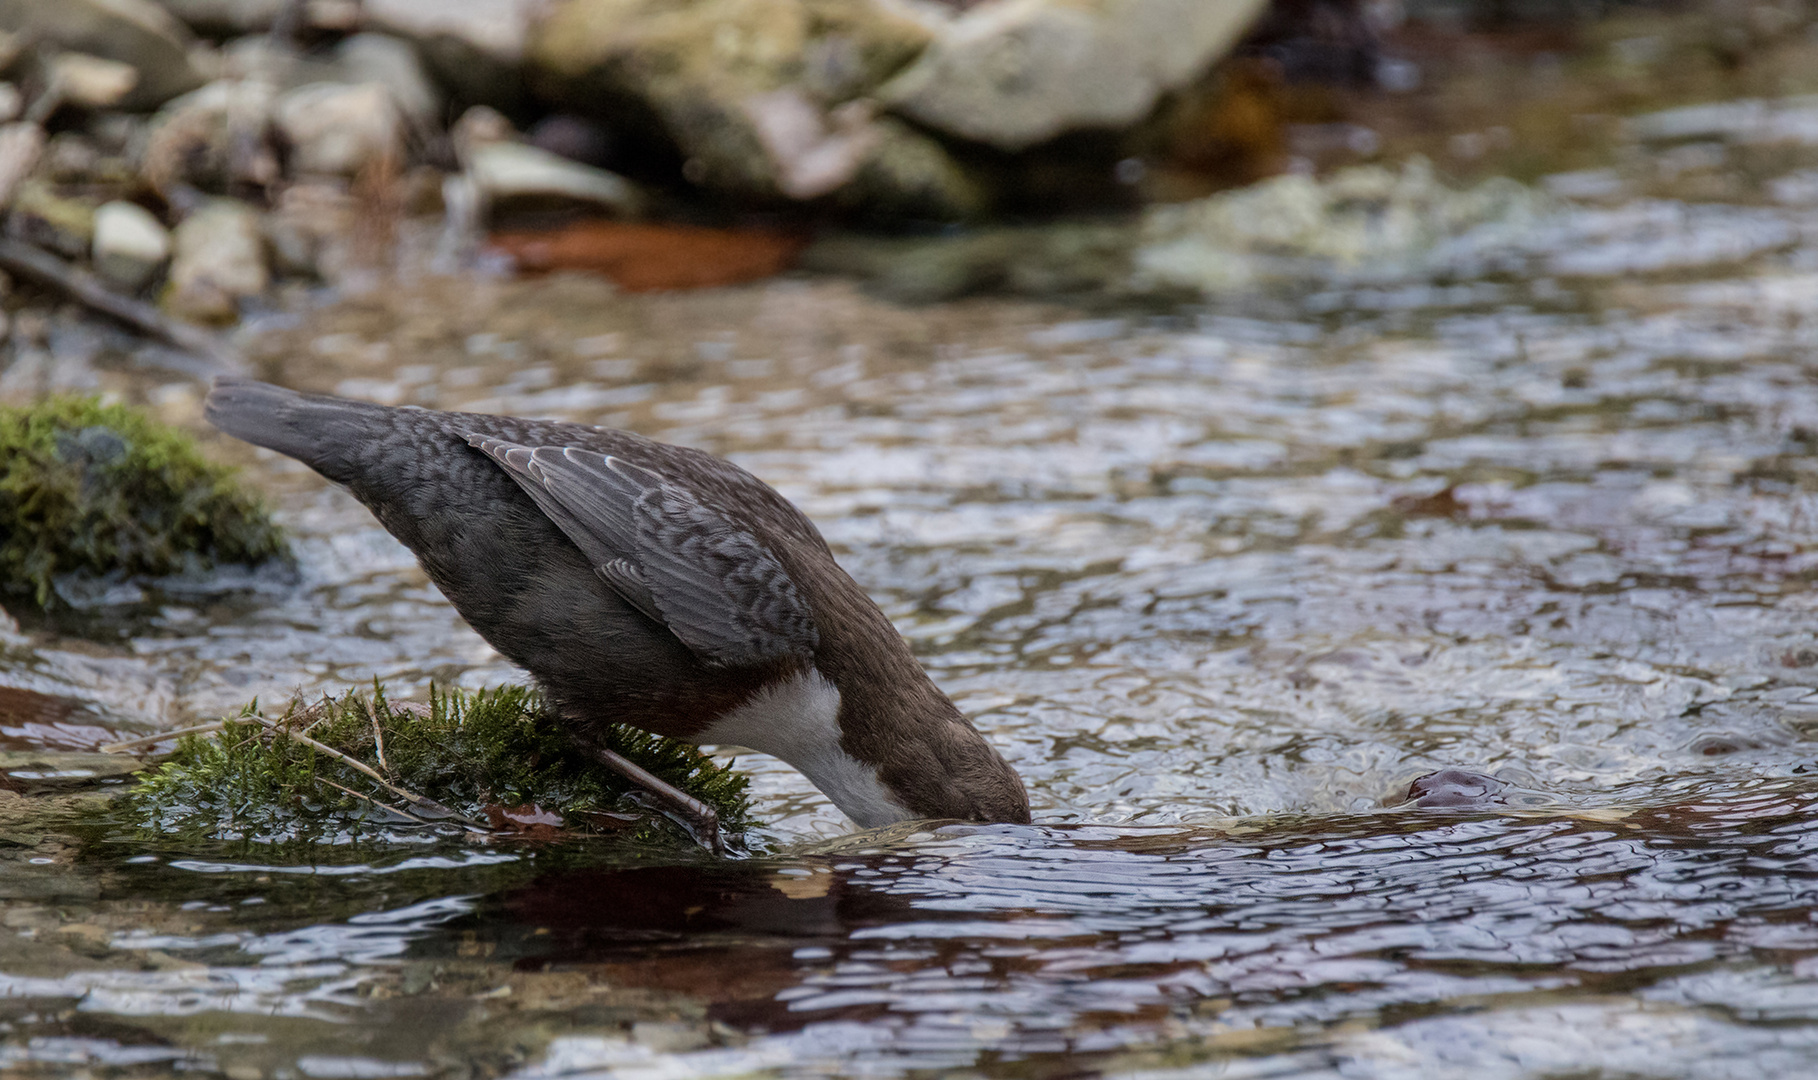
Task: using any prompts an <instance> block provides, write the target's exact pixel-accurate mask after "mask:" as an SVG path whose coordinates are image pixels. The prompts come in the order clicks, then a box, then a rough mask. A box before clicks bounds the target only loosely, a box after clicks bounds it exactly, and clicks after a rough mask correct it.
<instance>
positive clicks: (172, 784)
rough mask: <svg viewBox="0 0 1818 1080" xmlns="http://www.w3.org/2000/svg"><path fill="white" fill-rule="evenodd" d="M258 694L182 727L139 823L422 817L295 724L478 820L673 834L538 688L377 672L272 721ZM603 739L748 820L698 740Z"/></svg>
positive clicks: (181, 826) (386, 826)
mask: <svg viewBox="0 0 1818 1080" xmlns="http://www.w3.org/2000/svg"><path fill="white" fill-rule="evenodd" d="M255 707H256V703H255V705H254V706H249V707H248V708H247V709H245V710H244V711H243V712H242V713H241V714H240V716H239V717H237V718H234V719H232V720H230V721H228V723H227V726H226V727H225V729H224V730H222V731H221V732H220V733H219V734H214V735H207V736H187V737H185V738H184V739H182V740H181V741H180V742H179V743H178V745H177V749H176V752H175V753H174V754H173V755H172V756H171V758H170V759H169V760H168V761H166V762H165V763H164V764H162V765H161V766H159V767H158V768H157V769H156V770H154V771H152V772H150V773H147V774H145V775H144V778H143V779H141V780H140V782H139V783H138V785H137V787H136V788H135V789H134V791H133V793H132V795H131V797H130V800H129V808H130V810H129V812H130V813H131V815H132V817H133V818H134V819H135V821H136V824H138V825H139V826H140V827H141V828H143V829H146V830H148V831H152V832H157V833H162V834H175V835H179V836H189V837H194V838H203V837H210V838H226V839H243V840H253V841H259V842H265V843H286V842H289V841H297V840H302V841H310V842H323V841H326V842H331V843H332V842H347V841H359V840H362V839H374V838H383V837H385V836H387V835H394V834H395V830H397V829H398V828H399V827H400V826H404V827H406V828H417V826H414V825H412V823H410V822H409V821H408V819H406V818H401V817H399V816H398V815H395V814H392V813H389V812H387V811H385V810H383V809H381V808H379V807H377V806H375V805H374V803H373V802H372V801H371V800H377V801H378V802H382V803H386V804H389V805H390V806H393V807H397V808H400V809H404V810H407V811H410V812H411V813H416V812H417V811H416V810H415V808H413V807H412V806H411V805H410V804H409V803H407V802H406V801H405V800H404V799H403V798H402V797H401V796H398V795H397V794H396V793H394V792H391V791H388V790H386V789H385V788H384V787H383V786H382V785H380V784H377V783H375V782H374V781H373V780H372V778H371V777H369V776H366V775H364V774H362V773H361V772H359V771H358V770H356V769H354V768H353V767H351V766H349V765H347V764H346V763H345V762H341V761H337V760H335V759H334V758H333V757H331V756H329V755H326V754H323V753H321V752H319V751H317V750H316V749H315V748H313V747H311V746H309V745H308V744H307V743H305V742H302V741H300V740H299V739H297V738H295V737H293V735H292V733H293V732H295V733H302V734H307V736H308V737H309V738H311V739H314V740H316V741H317V742H320V743H322V744H323V745H325V746H329V747H332V748H333V749H335V750H338V751H340V752H341V753H343V754H346V755H348V756H349V757H352V758H354V759H356V760H358V761H360V762H362V763H364V764H365V765H367V766H368V767H369V768H372V769H375V770H377V771H378V772H380V773H381V774H382V775H384V776H385V777H386V779H387V780H389V781H390V782H391V783H392V784H395V785H396V786H398V787H400V788H403V789H405V790H406V791H410V792H414V793H416V794H418V795H423V796H427V797H428V798H431V799H434V800H435V801H436V802H439V803H441V804H442V805H443V806H445V807H447V808H449V809H451V810H453V811H455V812H457V813H459V814H463V815H466V816H467V817H470V818H473V819H477V820H480V821H486V820H488V819H489V818H491V817H493V816H494V815H496V814H497V813H498V811H499V810H500V809H502V808H510V807H524V806H535V807H538V808H540V809H542V810H544V811H548V812H551V813H555V814H559V815H560V816H561V819H562V822H563V825H562V827H563V828H564V829H567V830H570V831H573V832H580V833H593V832H615V833H623V832H627V831H629V832H630V833H631V834H632V835H633V836H635V837H636V838H639V839H643V840H652V839H656V838H658V837H659V836H673V835H674V830H673V828H672V827H670V826H668V825H667V823H666V822H664V821H663V820H662V819H660V818H659V817H657V816H656V815H652V814H649V813H647V812H646V804H645V803H643V802H642V801H641V799H642V796H641V793H640V792H639V791H638V790H637V789H636V788H634V786H633V785H632V784H631V783H630V782H629V781H627V780H625V779H624V778H623V777H621V776H620V775H619V774H618V773H616V772H614V771H612V770H611V769H608V768H606V767H605V766H603V765H600V764H597V763H596V762H594V761H593V760H592V759H590V758H588V757H586V756H585V755H583V754H581V753H580V752H579V751H577V750H575V749H574V748H573V746H572V745H571V744H570V743H569V741H568V740H567V738H566V737H565V736H564V735H563V733H562V730H561V728H560V727H559V726H558V724H557V722H556V721H555V720H554V719H553V718H552V717H551V716H550V714H549V713H548V711H547V710H546V709H545V708H544V705H543V701H542V698H541V697H540V695H538V694H537V693H536V692H535V691H532V690H527V689H524V688H523V687H514V686H508V687H500V688H498V689H494V690H483V691H479V692H477V693H465V692H462V691H459V690H449V691H443V692H439V693H432V694H431V697H430V705H429V707H428V708H427V709H425V708H423V707H422V706H420V705H399V706H394V705H392V704H391V703H390V702H389V701H387V700H386V697H385V693H384V689H383V688H382V687H377V686H375V687H374V689H373V691H372V692H371V693H349V694H347V695H346V696H344V697H342V698H340V699H338V700H336V699H329V698H324V699H323V700H322V701H320V702H318V703H315V704H313V705H305V704H304V703H303V702H301V701H300V700H299V701H293V702H292V703H291V705H290V708H289V709H288V710H287V712H286V713H285V715H284V718H283V719H282V720H280V721H278V722H277V724H276V727H275V728H274V727H270V726H267V725H265V724H263V723H261V722H260V721H259V720H258V719H257V716H256V713H255V711H254V709H255ZM375 732H376V734H375ZM601 741H602V743H603V744H604V745H605V746H607V747H608V748H610V749H612V750H615V751H617V752H618V753H620V754H622V755H624V756H625V757H627V758H630V759H631V760H632V761H634V762H636V763H637V764H639V765H641V766H643V767H644V768H645V769H648V770H649V771H650V772H652V773H654V774H656V775H657V776H658V777H660V778H661V779H663V780H666V781H668V782H669V783H671V784H673V785H675V786H676V787H678V788H680V789H681V790H683V791H685V792H687V793H688V794H690V795H693V796H694V797H696V798H698V799H700V800H701V801H703V802H705V803H707V804H708V805H709V806H712V807H713V808H714V809H715V810H716V811H717V812H718V814H719V816H720V824H721V827H722V828H723V829H724V830H726V831H727V832H729V833H737V832H739V831H741V830H742V829H743V828H744V827H745V826H746V825H747V824H748V823H749V817H750V803H749V799H748V797H747V795H746V787H747V784H748V781H747V780H746V778H745V777H743V776H741V775H739V774H738V773H735V772H733V771H731V770H730V769H728V768H727V767H726V766H723V765H720V764H717V763H715V762H714V761H713V760H712V759H710V758H708V757H707V756H706V755H704V754H702V753H701V752H700V751H699V750H697V749H696V748H694V747H693V746H690V745H688V744H686V743H680V742H677V741H675V740H673V739H664V738H661V737H659V736H656V735H651V734H649V733H647V732H643V731H639V730H637V729H635V728H629V727H622V726H620V727H613V728H609V729H607V730H606V731H605V732H604V737H603V738H602V740H601ZM381 742H382V743H383V753H382V754H381V751H380V744H381ZM325 781H329V782H332V783H328V782H325ZM333 784H339V785H341V786H342V787H345V788H350V789H352V790H353V791H356V792H359V793H361V794H362V795H365V796H369V797H370V798H359V797H356V796H353V795H349V794H347V793H346V792H343V791H340V790H338V789H336V788H335V787H334V786H332V785H333Z"/></svg>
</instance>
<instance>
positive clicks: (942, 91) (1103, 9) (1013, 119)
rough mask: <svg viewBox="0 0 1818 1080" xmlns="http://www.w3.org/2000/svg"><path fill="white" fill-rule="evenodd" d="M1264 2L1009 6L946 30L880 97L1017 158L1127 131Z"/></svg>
mask: <svg viewBox="0 0 1818 1080" xmlns="http://www.w3.org/2000/svg"><path fill="white" fill-rule="evenodd" d="M1265 6H1266V0H1002V2H999V3H994V4H982V5H979V6H977V7H974V8H970V9H968V10H966V11H965V12H964V13H962V14H961V15H959V16H958V17H957V18H954V19H953V20H952V21H951V22H949V23H948V24H947V25H946V26H945V27H944V28H943V30H942V31H941V32H940V33H939V34H938V35H937V36H936V37H935V39H934V41H933V43H932V44H930V45H929V46H928V48H927V50H926V51H924V52H923V53H922V54H921V56H920V57H919V58H918V59H917V60H916V61H915V63H914V64H912V65H910V67H909V68H908V69H907V70H905V71H903V72H902V73H901V74H900V75H898V76H896V77H895V78H894V79H892V80H891V81H890V82H889V83H887V84H885V85H884V86H883V87H881V88H880V89H879V90H878V91H877V96H878V97H879V99H880V100H882V101H883V102H885V103H886V104H887V105H889V106H890V107H891V108H892V109H893V110H895V111H897V112H899V113H901V114H902V115H904V116H907V117H909V118H910V119H912V120H914V121H916V122H917V123H920V124H925V125H927V126H928V127H931V128H933V129H935V130H937V131H941V132H945V133H948V134H951V135H957V136H960V137H962V138H966V139H971V140H974V141H977V142H982V143H988V144H990V145H992V146H995V147H997V148H999V149H1001V150H1008V151H1017V150H1023V149H1025V148H1027V147H1030V146H1033V145H1035V144H1036V143H1039V142H1043V141H1046V140H1048V139H1051V138H1053V137H1055V136H1056V135H1060V134H1062V133H1064V132H1067V131H1073V130H1077V129H1082V128H1105V129H1119V128H1124V127H1127V126H1129V125H1131V124H1133V123H1135V122H1137V121H1138V120H1141V119H1142V118H1143V117H1145V116H1147V115H1148V114H1149V112H1150V111H1151V110H1152V109H1153V108H1154V107H1155V104H1156V102H1157V100H1158V99H1159V98H1160V97H1161V96H1162V95H1163V94H1165V93H1167V92H1169V91H1171V90H1177V89H1180V88H1182V87H1184V86H1186V85H1187V84H1188V83H1190V82H1192V81H1193V80H1195V79H1197V78H1199V77H1200V76H1201V75H1203V74H1204V73H1205V72H1206V70H1207V69H1208V68H1209V67H1210V66H1211V65H1212V63H1213V62H1214V61H1216V60H1217V59H1219V58H1220V57H1221V56H1223V55H1224V54H1225V53H1226V52H1228V51H1229V50H1230V48H1231V47H1232V46H1233V45H1235V44H1236V43H1237V40H1238V38H1239V36H1240V35H1242V34H1243V32H1244V30H1245V29H1247V28H1248V27H1249V25H1250V23H1251V22H1252V21H1254V19H1255V18H1256V16H1257V15H1259V14H1260V13H1261V12H1262V10H1263V9H1264V7H1265Z"/></svg>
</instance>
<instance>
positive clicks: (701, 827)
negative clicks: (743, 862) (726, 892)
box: [575, 735, 726, 855]
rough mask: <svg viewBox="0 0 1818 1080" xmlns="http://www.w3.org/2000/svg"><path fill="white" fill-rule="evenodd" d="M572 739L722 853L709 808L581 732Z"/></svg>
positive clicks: (717, 819)
mask: <svg viewBox="0 0 1818 1080" xmlns="http://www.w3.org/2000/svg"><path fill="white" fill-rule="evenodd" d="M575 742H576V743H577V745H579V746H580V748H581V749H582V750H584V751H586V752H587V754H588V756H589V757H592V758H593V759H594V760H595V761H598V762H599V763H600V764H602V765H604V766H606V767H607V768H609V769H612V770H613V771H614V772H617V773H619V774H620V775H621V776H623V777H625V778H626V779H627V780H630V781H631V782H632V783H634V784H636V785H637V786H639V787H641V788H643V789H644V790H645V791H648V792H650V793H651V794H652V795H655V796H656V797H657V798H658V799H659V800H661V801H662V802H664V803H667V804H668V805H669V808H670V809H671V810H673V811H674V812H675V813H676V814H679V815H681V816H682V817H683V818H684V819H686V821H687V823H688V824H689V825H691V826H693V831H694V833H695V836H696V839H698V840H700V841H701V842H702V843H703V844H705V845H706V846H707V849H708V850H709V851H712V852H713V853H714V854H715V855H724V854H726V842H725V840H724V839H723V838H722V837H721V836H720V815H719V814H717V813H715V812H714V809H713V807H711V806H708V805H707V804H706V803H704V802H702V801H701V800H699V799H697V798H695V797H694V796H693V795H690V794H688V793H687V792H686V791H683V790H682V789H681V788H678V787H676V786H675V785H674V784H671V783H669V782H668V781H667V780H664V779H662V778H661V777H658V776H656V775H655V774H653V773H651V772H650V770H648V769H646V768H644V767H642V766H640V765H638V764H637V763H636V762H634V761H631V760H630V759H629V758H626V757H625V756H624V755H623V754H619V753H616V752H614V751H612V750H608V749H607V748H605V747H604V746H601V745H600V744H599V743H597V742H595V741H594V740H593V739H591V738H589V737H587V736H585V735H580V736H579V737H578V738H576V740H575Z"/></svg>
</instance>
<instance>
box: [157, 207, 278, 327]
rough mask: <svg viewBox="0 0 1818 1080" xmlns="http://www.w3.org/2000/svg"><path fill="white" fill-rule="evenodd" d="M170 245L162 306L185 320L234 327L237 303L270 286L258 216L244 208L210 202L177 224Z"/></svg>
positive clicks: (237, 309)
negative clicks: (170, 251)
mask: <svg viewBox="0 0 1818 1080" xmlns="http://www.w3.org/2000/svg"><path fill="white" fill-rule="evenodd" d="M172 240H173V246H174V248H175V251H174V253H173V254H172V255H171V262H170V285H169V288H168V290H167V291H166V293H165V297H164V303H165V305H166V306H167V307H169V308H170V309H171V311H172V312H174V313H176V314H177V315H180V316H182V317H183V318H186V319H191V320H194V321H197V322H215V323H220V322H232V321H233V320H234V319H235V318H236V317H238V315H239V302H240V301H241V300H243V299H246V298H248V297H253V296H258V295H259V294H261V293H263V292H264V291H265V288H266V286H267V285H269V284H270V283H271V275H270V271H269V270H268V269H267V268H266V262H265V242H264V238H263V236H262V235H261V231H260V228H259V215H258V214H257V213H256V212H255V211H254V210H253V209H252V208H251V207H249V206H247V205H246V204H245V203H241V202H237V201H235V200H233V199H211V200H209V201H208V202H206V203H204V204H203V205H202V207H201V208H200V209H198V210H196V211H195V212H194V213H192V214H190V215H189V216H188V217H186V218H184V219H183V221H182V222H181V223H179V224H178V225H177V228H176V232H175V233H174V234H173V236H172Z"/></svg>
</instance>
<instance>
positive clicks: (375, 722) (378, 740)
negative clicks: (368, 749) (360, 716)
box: [366, 709, 391, 772]
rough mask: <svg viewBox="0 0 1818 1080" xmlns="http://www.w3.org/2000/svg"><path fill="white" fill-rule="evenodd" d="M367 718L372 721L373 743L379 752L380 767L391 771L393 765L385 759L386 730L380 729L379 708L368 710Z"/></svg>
mask: <svg viewBox="0 0 1818 1080" xmlns="http://www.w3.org/2000/svg"><path fill="white" fill-rule="evenodd" d="M366 718H367V719H368V720H371V721H372V745H373V747H374V749H376V750H377V751H378V754H379V768H381V769H384V770H385V771H386V772H390V771H391V765H390V764H389V763H388V762H387V761H386V760H385V732H383V731H381V730H380V729H379V710H378V709H370V710H368V711H367V713H366Z"/></svg>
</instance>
